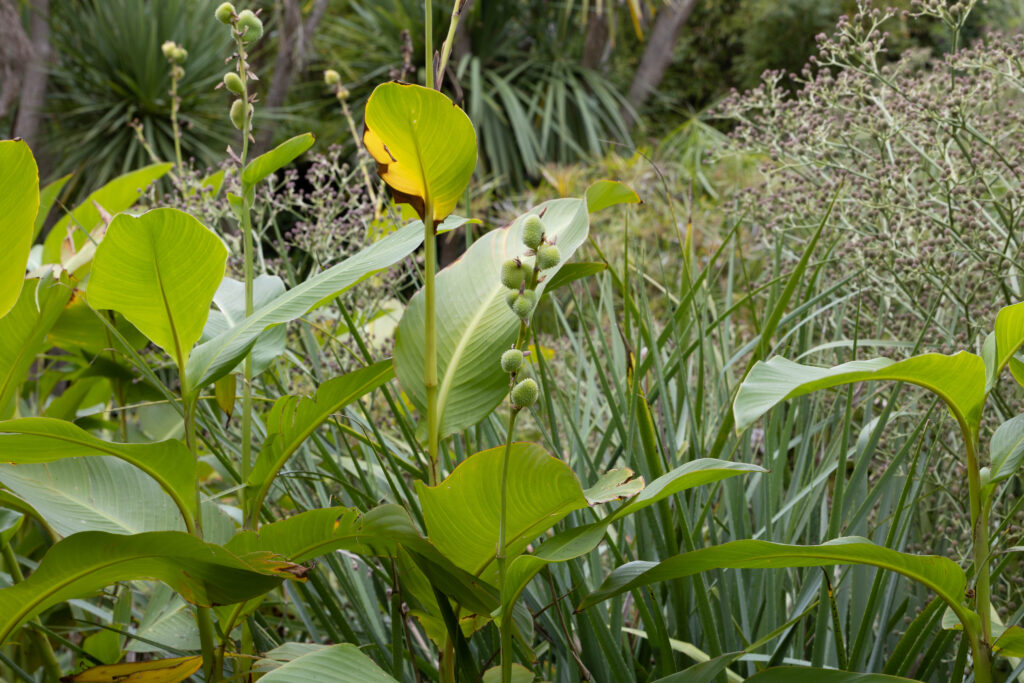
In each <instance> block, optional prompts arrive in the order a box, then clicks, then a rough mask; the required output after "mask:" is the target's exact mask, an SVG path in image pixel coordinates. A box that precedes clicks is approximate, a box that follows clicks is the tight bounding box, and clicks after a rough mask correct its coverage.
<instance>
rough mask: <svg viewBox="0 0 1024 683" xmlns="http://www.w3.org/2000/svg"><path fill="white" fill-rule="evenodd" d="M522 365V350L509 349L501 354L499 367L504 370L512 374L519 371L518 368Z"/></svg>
mask: <svg viewBox="0 0 1024 683" xmlns="http://www.w3.org/2000/svg"><path fill="white" fill-rule="evenodd" d="M522 367H523V352H522V351H520V350H519V349H509V350H508V351H506V352H505V353H503V354H501V369H502V370H504V371H505V372H507V373H509V374H512V373H514V372H519V369H520V368H522Z"/></svg>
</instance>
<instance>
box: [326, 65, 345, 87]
mask: <svg viewBox="0 0 1024 683" xmlns="http://www.w3.org/2000/svg"><path fill="white" fill-rule="evenodd" d="M324 83H326V84H327V85H338V83H341V75H340V74H339V73H338V72H337V71H335V70H334V69H328V70H327V71H325V72H324Z"/></svg>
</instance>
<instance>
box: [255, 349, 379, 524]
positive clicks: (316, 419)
mask: <svg viewBox="0 0 1024 683" xmlns="http://www.w3.org/2000/svg"><path fill="white" fill-rule="evenodd" d="M394 376H395V371H394V368H393V367H392V365H391V359H390V358H389V359H387V360H383V361H380V362H378V363H374V364H373V365H371V366H369V367H365V368H361V369H359V370H355V371H353V372H350V373H348V374H346V375H342V376H341V377H335V378H333V379H330V380H327V381H326V382H324V383H323V384H321V385H320V386H319V387H318V388H317V390H316V394H314V396H313V397H312V398H304V397H300V396H282V397H281V398H279V399H278V400H277V401H276V402H275V403H274V407H273V408H272V409H271V411H270V414H269V415H268V416H267V418H266V426H267V437H266V439H265V440H264V441H263V447H262V448H261V449H260V454H259V457H257V459H256V463H255V465H254V466H253V469H252V472H250V473H249V479H248V481H247V482H246V483H247V485H248V486H250V487H251V488H253V489H254V493H253V497H252V509H253V510H255V511H258V510H259V508H260V506H261V505H262V504H263V499H264V497H265V496H266V495H267V491H269V490H270V486H271V484H273V482H274V478H275V477H276V476H277V473H278V472H280V471H281V468H282V467H284V464H285V463H286V462H287V461H288V458H290V457H291V456H292V455H294V454H295V452H296V451H297V450H298V449H299V446H301V445H302V443H303V442H304V441H305V440H306V439H307V438H309V436H310V435H311V434H312V433H313V432H314V431H316V428H317V427H319V426H320V425H322V424H323V423H324V422H325V421H326V420H327V419H328V418H330V416H331V415H333V414H334V413H336V412H337V411H339V410H341V409H342V408H343V407H345V406H346V405H348V404H349V403H351V402H352V401H355V400H356V399H358V398H360V397H362V396H364V395H366V394H368V393H369V392H371V391H373V390H374V389H376V388H378V387H380V386H381V385H383V384H384V383H385V382H387V381H389V380H390V379H391V378H392V377H394Z"/></svg>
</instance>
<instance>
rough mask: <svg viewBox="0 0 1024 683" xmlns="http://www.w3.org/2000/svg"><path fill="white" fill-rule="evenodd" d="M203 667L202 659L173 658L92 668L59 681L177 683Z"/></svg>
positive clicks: (196, 657) (86, 682)
mask: <svg viewBox="0 0 1024 683" xmlns="http://www.w3.org/2000/svg"><path fill="white" fill-rule="evenodd" d="M202 665H203V658H202V657H200V656H198V655H197V656H194V657H175V658H174V659H158V660H155V661H150V662H128V663H125V664H111V665H109V666H94V667H93V668H91V669H86V670H85V671H83V672H82V673H80V674H77V675H75V676H67V677H65V678H63V679H61V680H63V681H66V682H67V683H71V682H74V683H179V681H183V680H185V679H186V678H188V677H189V676H191V675H192V674H194V673H195V672H196V671H198V670H199V667H201V666H202Z"/></svg>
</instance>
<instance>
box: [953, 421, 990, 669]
mask: <svg viewBox="0 0 1024 683" xmlns="http://www.w3.org/2000/svg"><path fill="white" fill-rule="evenodd" d="M960 429H961V431H962V432H963V435H964V443H965V444H966V449H967V489H968V493H969V496H970V508H971V536H972V543H971V545H972V552H973V554H974V572H975V574H974V579H975V581H974V586H975V588H974V592H975V611H976V612H977V613H978V618H979V620H980V623H981V632H980V633H972V632H971V631H973V630H974V629H971V628H969V627H968V625H967V624H964V631H965V632H967V634H968V638H969V639H970V643H971V650H972V655H973V657H974V680H975V681H976V682H977V683H991V681H992V655H991V647H992V607H991V604H992V594H991V586H990V576H989V552H988V550H989V549H988V514H987V507H988V506H987V505H985V501H984V499H983V492H982V488H981V474H980V468H979V463H978V453H977V446H976V443H975V439H974V434H973V432H972V431H971V430H969V429H967V428H966V425H960Z"/></svg>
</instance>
